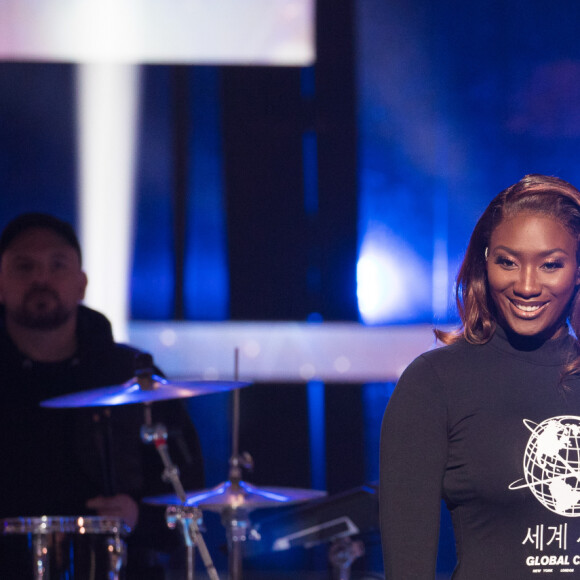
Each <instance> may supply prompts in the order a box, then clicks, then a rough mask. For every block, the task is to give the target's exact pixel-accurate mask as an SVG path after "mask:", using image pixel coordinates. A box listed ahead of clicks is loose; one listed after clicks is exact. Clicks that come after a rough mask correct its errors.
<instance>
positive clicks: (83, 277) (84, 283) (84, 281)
mask: <svg viewBox="0 0 580 580" xmlns="http://www.w3.org/2000/svg"><path fill="white" fill-rule="evenodd" d="M0 278H2V273H1V272H0ZM88 283H89V279H88V277H87V275H86V274H85V272H81V279H80V289H79V290H80V298H79V302H80V301H82V300H84V298H85V292H86V291H87V284H88ZM1 294H2V290H1V282H0V295H1ZM0 300H1V298H0Z"/></svg>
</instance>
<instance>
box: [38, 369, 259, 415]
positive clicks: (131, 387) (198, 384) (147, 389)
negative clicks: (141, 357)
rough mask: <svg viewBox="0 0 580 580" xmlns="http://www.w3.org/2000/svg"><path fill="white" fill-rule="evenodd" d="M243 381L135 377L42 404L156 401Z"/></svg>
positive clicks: (63, 406) (57, 406) (219, 389)
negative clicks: (173, 379)
mask: <svg viewBox="0 0 580 580" xmlns="http://www.w3.org/2000/svg"><path fill="white" fill-rule="evenodd" d="M249 384H250V383H246V382H241V381H203V380H200V381H169V380H167V379H164V378H163V377H160V376H158V375H145V376H139V377H133V378H132V379H130V380H128V381H127V382H126V383H123V384H121V385H113V386H110V387H101V388H99V389H93V390H90V391H81V392H77V393H70V394H68V395H62V396H60V397H54V398H52V399H47V400H45V401H42V402H41V403H40V406H41V407H48V408H54V409H67V408H74V407H111V406H116V405H131V404H134V403H153V402H156V401H166V400H169V399H185V398H188V397H197V396H199V395H209V394H212V393H222V392H224V391H231V390H234V389H239V388H241V387H246V386H248V385H249Z"/></svg>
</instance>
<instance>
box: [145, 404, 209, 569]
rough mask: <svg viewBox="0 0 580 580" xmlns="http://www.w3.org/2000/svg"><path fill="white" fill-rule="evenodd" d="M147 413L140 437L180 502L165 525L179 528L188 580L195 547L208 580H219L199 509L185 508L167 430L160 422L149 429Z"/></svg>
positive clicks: (167, 517)
mask: <svg viewBox="0 0 580 580" xmlns="http://www.w3.org/2000/svg"><path fill="white" fill-rule="evenodd" d="M150 418H151V415H150V410H149V409H148V407H146V410H145V422H146V424H145V425H144V426H143V427H142V428H141V438H142V439H143V441H144V442H145V443H153V444H154V445H155V448H156V449H157V451H158V452H159V455H160V457H161V460H162V461H163V466H164V470H163V476H162V477H163V480H164V481H167V482H169V483H171V485H172V486H173V489H174V491H175V494H176V495H177V497H178V498H179V499H180V501H181V504H182V505H180V506H172V507H170V508H168V509H167V511H166V519H167V525H168V527H170V528H175V527H176V526H177V525H178V524H179V525H180V526H181V530H182V532H183V537H184V541H185V546H186V549H187V580H194V576H195V546H197V547H198V549H199V555H200V556H201V559H202V561H203V563H204V565H205V568H206V570H207V574H208V576H209V578H210V580H219V576H218V573H217V570H216V568H215V566H214V564H213V561H212V559H211V556H210V554H209V551H208V549H207V546H206V544H205V541H204V539H203V536H202V534H201V530H200V529H199V523H200V522H201V510H200V509H199V508H198V507H196V506H188V505H186V502H187V496H186V494H185V490H184V489H183V485H182V484H181V480H180V479H179V468H178V467H177V466H176V465H175V464H174V463H173V462H172V461H171V457H170V455H169V451H168V449H167V428H166V427H165V425H163V424H162V423H158V424H157V425H154V426H152V425H151V421H150Z"/></svg>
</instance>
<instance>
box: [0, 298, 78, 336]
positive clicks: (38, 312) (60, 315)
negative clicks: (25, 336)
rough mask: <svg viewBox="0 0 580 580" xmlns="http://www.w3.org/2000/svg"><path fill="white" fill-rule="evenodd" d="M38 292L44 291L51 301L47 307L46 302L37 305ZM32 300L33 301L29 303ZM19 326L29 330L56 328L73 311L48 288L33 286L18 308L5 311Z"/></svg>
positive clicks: (66, 319) (67, 318) (65, 320)
mask: <svg viewBox="0 0 580 580" xmlns="http://www.w3.org/2000/svg"><path fill="white" fill-rule="evenodd" d="M38 293H44V294H46V295H47V297H48V298H49V300H50V302H52V303H53V304H52V306H51V307H50V308H49V307H48V306H47V304H46V303H44V306H43V305H42V303H41V305H40V307H38V302H36V301H37V300H38V297H37V296H36V295H37V294H38ZM32 301H35V302H34V303H33V304H31V302H32ZM7 314H8V315H9V316H10V318H12V320H13V321H14V322H16V323H17V324H19V325H20V326H23V327H24V328H28V329H30V330H56V329H57V328H60V327H61V326H62V325H63V324H64V323H65V322H67V321H68V320H69V319H70V317H71V316H72V315H73V311H72V310H70V309H67V308H66V307H65V306H64V304H63V303H62V302H61V300H60V298H59V296H58V294H57V293H56V292H54V291H53V290H52V289H50V288H33V289H31V290H30V291H29V292H28V293H27V294H26V295H25V296H24V298H23V300H22V303H21V305H20V307H19V308H17V309H15V310H13V311H12V312H10V313H7Z"/></svg>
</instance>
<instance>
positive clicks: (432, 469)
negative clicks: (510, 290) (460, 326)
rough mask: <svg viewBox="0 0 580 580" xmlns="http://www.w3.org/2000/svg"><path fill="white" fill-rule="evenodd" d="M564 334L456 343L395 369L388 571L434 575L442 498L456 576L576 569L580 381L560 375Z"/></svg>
mask: <svg viewBox="0 0 580 580" xmlns="http://www.w3.org/2000/svg"><path fill="white" fill-rule="evenodd" d="M574 352H575V351H574V339H573V338H572V337H571V336H569V335H564V336H562V337H560V338H557V339H554V340H551V341H547V342H545V343H543V344H526V343H525V342H524V343H523V344H517V345H515V344H514V343H512V342H510V340H509V338H508V337H507V336H506V334H505V333H504V332H503V331H502V330H501V329H498V330H497V331H496V332H495V334H494V336H493V338H492V339H491V340H490V341H489V342H488V343H486V344H484V345H472V344H468V343H467V342H465V341H463V340H462V341H460V342H458V343H456V344H453V345H451V346H447V347H443V348H439V349H436V350H433V351H430V352H427V353H425V354H423V355H421V356H420V357H418V358H417V359H416V360H415V361H414V362H413V363H411V365H409V367H408V368H407V369H406V370H405V372H404V373H403V375H402V376H401V378H400V380H399V382H398V384H397V386H396V388H395V391H394V393H393V396H392V397H391V400H390V401H389V404H388V405H387V409H386V412H385V416H384V419H383V425H382V431H381V458H380V460H381V466H380V479H381V481H380V519H381V534H382V541H383V556H384V563H385V576H386V579H387V580H403V579H405V580H407V579H408V580H427V579H433V578H434V577H435V569H436V557H437V545H438V531H439V517H440V503H441V499H444V500H445V502H446V504H447V506H448V508H449V510H450V512H451V517H452V521H453V529H454V534H455V541H456V550H457V567H456V569H455V571H454V574H453V579H454V580H518V579H527V578H554V577H558V578H561V577H562V574H564V575H565V574H569V575H570V576H571V577H576V576H578V575H580V379H579V378H577V377H576V378H571V379H568V380H567V381H566V382H565V384H566V386H562V384H561V382H560V379H561V376H562V372H563V366H564V364H565V363H566V362H567V361H569V360H570V357H571V356H572V355H573V353H574Z"/></svg>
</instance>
